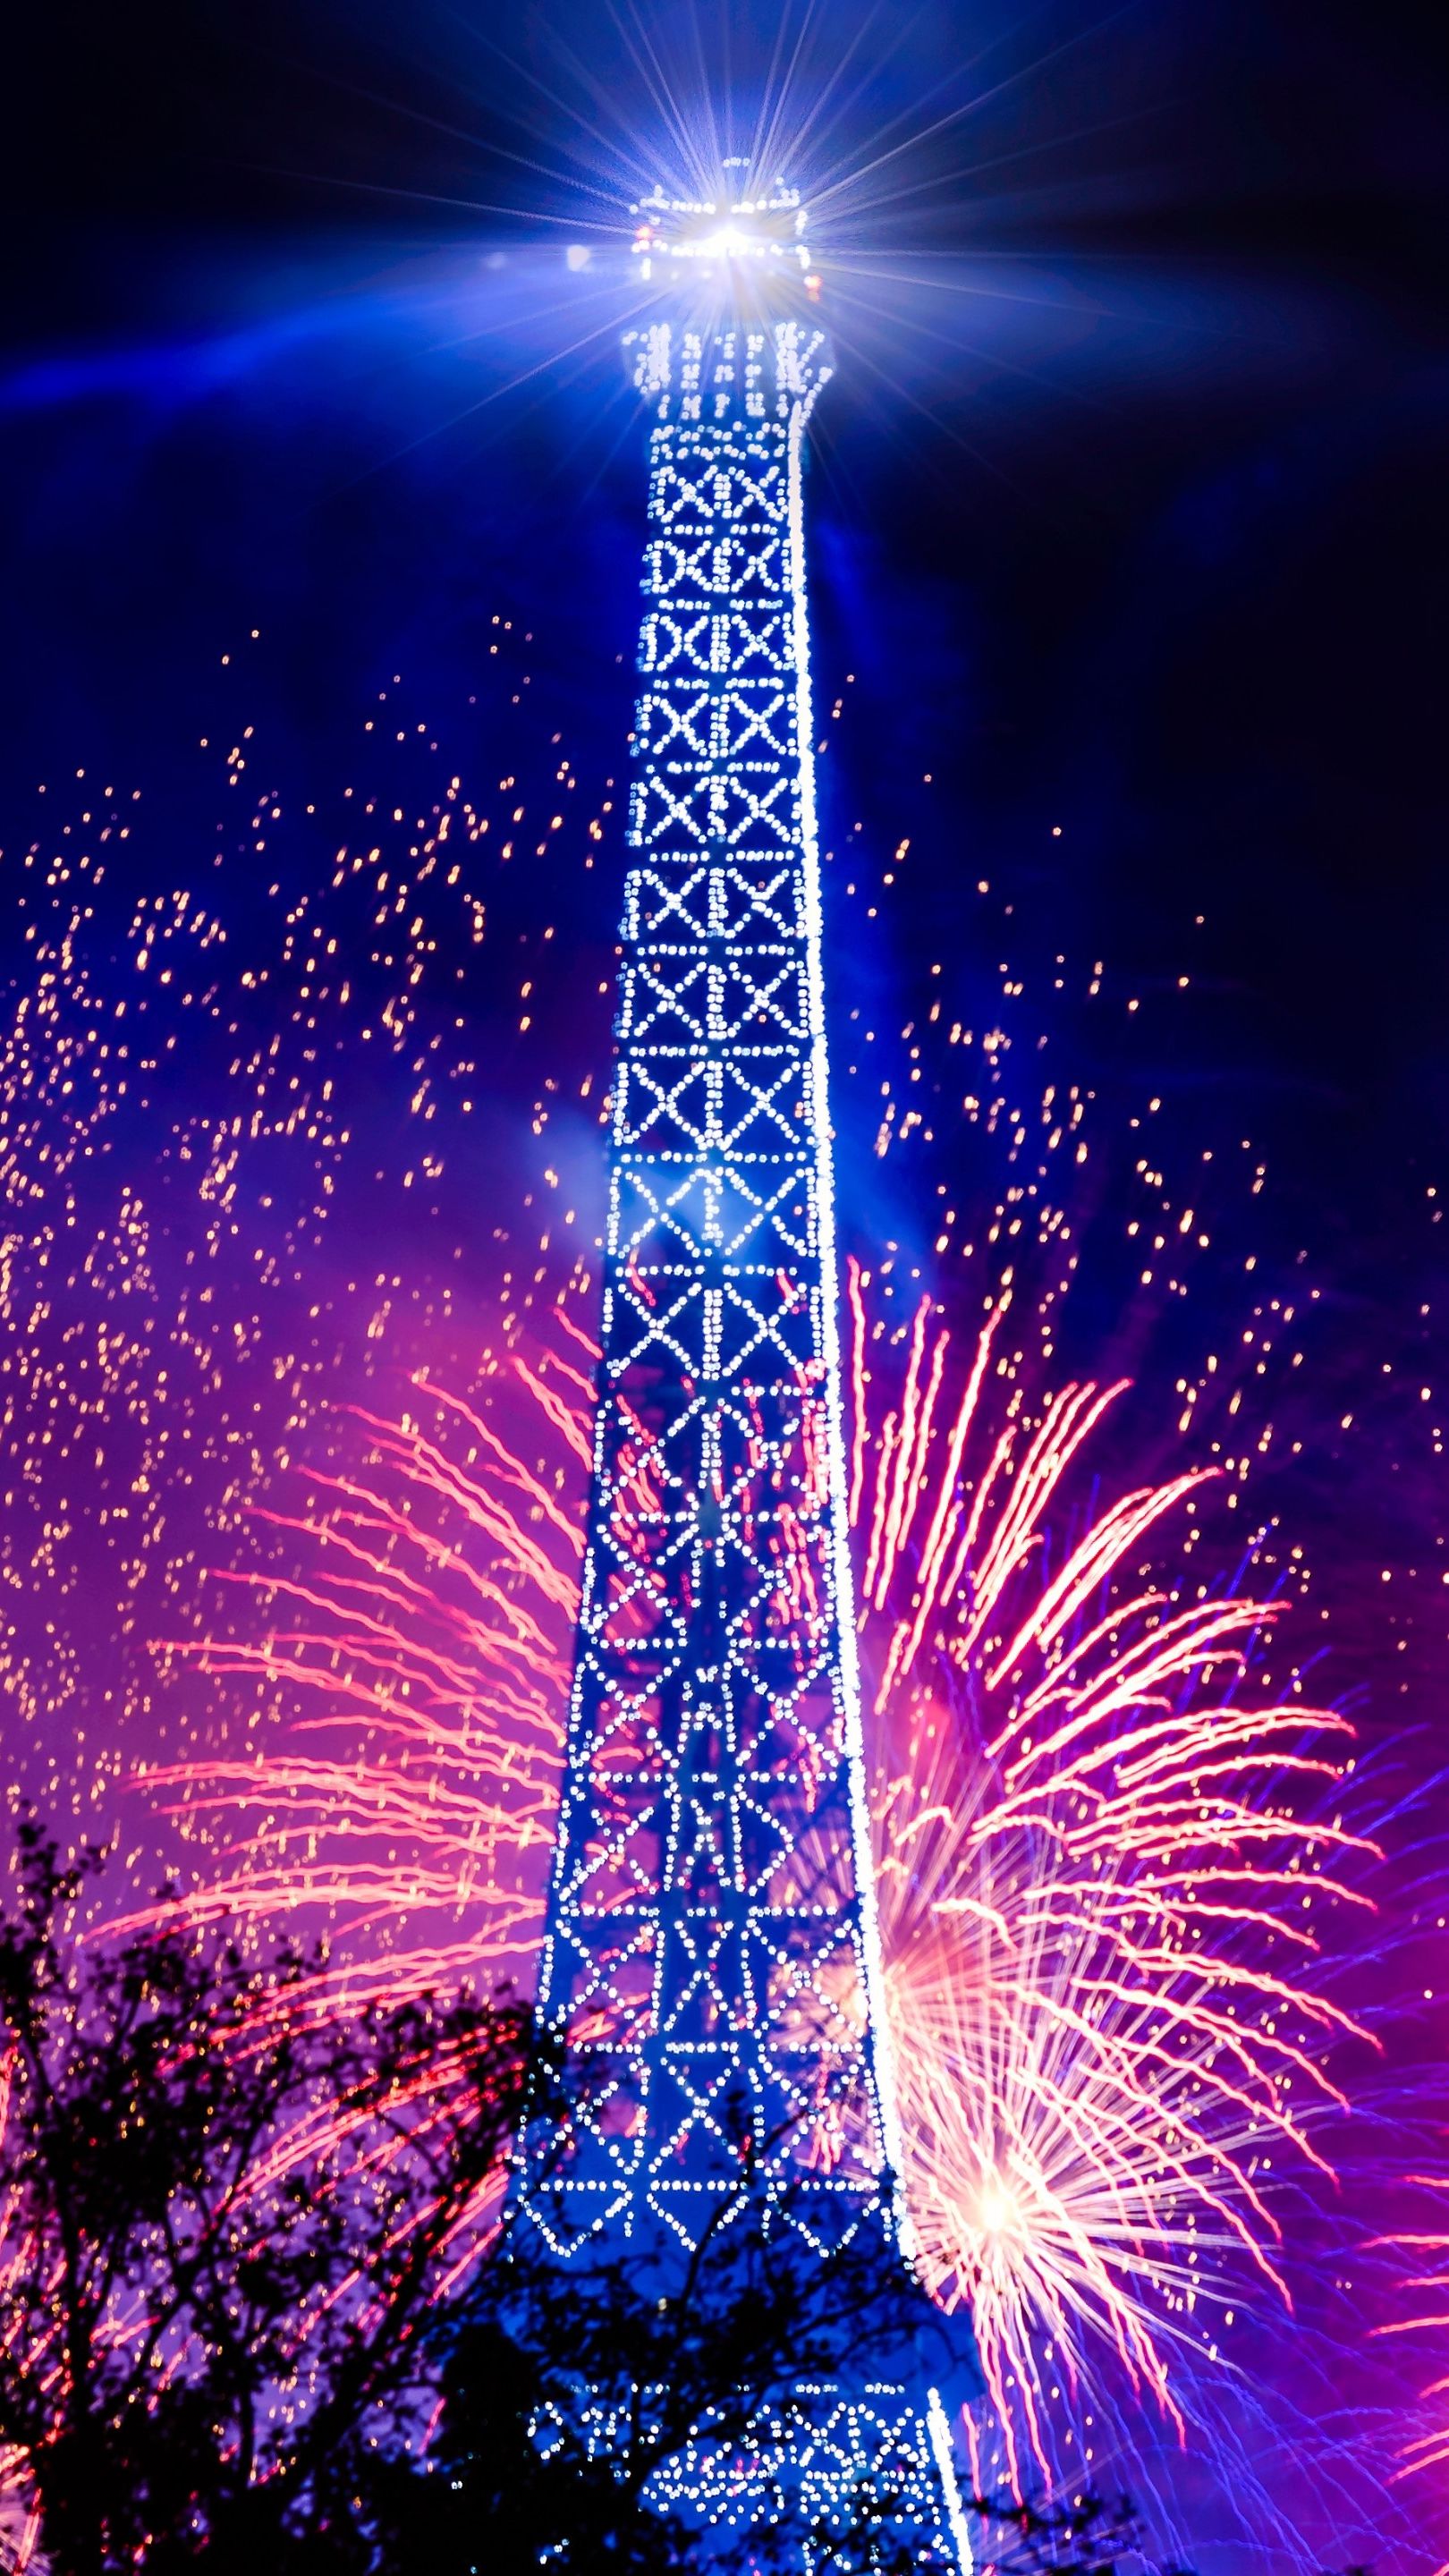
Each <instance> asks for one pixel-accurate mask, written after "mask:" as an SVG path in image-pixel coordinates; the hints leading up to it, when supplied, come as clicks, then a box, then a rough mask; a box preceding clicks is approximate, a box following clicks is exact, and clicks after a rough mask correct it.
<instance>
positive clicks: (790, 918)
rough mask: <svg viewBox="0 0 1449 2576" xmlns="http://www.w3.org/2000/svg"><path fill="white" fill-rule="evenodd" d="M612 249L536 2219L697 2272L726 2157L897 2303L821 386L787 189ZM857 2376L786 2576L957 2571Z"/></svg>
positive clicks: (889, 2403)
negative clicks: (622, 674) (597, 1108)
mask: <svg viewBox="0 0 1449 2576" xmlns="http://www.w3.org/2000/svg"><path fill="white" fill-rule="evenodd" d="M635 214H636V217H637V221H638V230H637V233H636V237H635V244H634V249H635V255H636V265H637V268H638V271H639V273H640V277H641V282H642V283H644V284H645V285H646V286H647V287H648V289H649V292H650V296H651V297H652V298H656V299H657V301H655V302H653V303H652V304H651V306H650V309H651V310H652V311H653V312H654V314H655V315H656V316H657V318H655V319H652V320H650V321H648V322H646V323H645V324H643V325H642V326H641V327H640V328H638V329H636V330H634V331H632V332H631V333H630V334H629V335H628V341H627V346H628V348H629V354H630V356H631V358H632V360H633V364H634V373H635V381H636V384H637V386H638V389H639V391H640V393H641V394H642V396H643V397H644V399H645V401H646V403H647V406H648V410H649V414H650V418H651V422H652V426H651V429H650V434H649V533H648V541H647V544H646V548H645V554H644V574H643V591H644V599H645V608H644V619H643V630H642V635H641V641H640V649H639V669H640V695H639V701H638V709H637V714H636V718H635V729H634V735H633V743H632V750H633V778H632V794H631V801H630V811H629V834H628V838H629V850H630V864H629V870H628V876H627V881H626V885H625V891H624V907H623V925H622V934H621V936H622V943H623V963H622V966H621V969H620V976H619V999H618V1017H617V1048H618V1054H617V1063H616V1067H615V1074H614V1082H613V1094H612V1124H611V1144H610V1160H609V1212H608V1235H607V1242H606V1249H605V1266H604V1288H603V1336H602V1337H603V1358H602V1363H601V1369H600V1377H599V1395H598V1412H597V1420H596V1425H595V1433H594V1462H593V1481H592V1488H591V1493H590V1501H589V1519H588V1530H587V1545H586V1549H585V1555H584V1564H583V1593H582V1604H581V1608H580V1614H579V1629H578V1641H577V1661H576V1671H575V1678H574V1689H573V1702H572V1710H571V1721H570V1735H569V1751H568V1761H567V1768H566V1775H565V1781H564V1789H563V1799H562V1808H561V1813H560V1817H559V1824H558V1844H557V1853H556V1859H555V1867H554V1875H553V1881H552V1888H551V1895H550V1908H549V1921H548V1934H547V1941H546V1946H545V1952H544V1962H543V1972H542V1984H541V1994H540V2001H541V2005H542V2009H543V2011H544V2013H545V2015H546V2016H548V2017H549V2018H550V2019H551V2020H553V2021H555V2022H556V2023H558V2024H559V2025H560V2026H563V2027H566V2028H567V2029H568V2030H569V2032H570V2033H571V2036H572V2043H573V2048H574V2052H575V2056H576V2058H577V2057H578V2056H580V2055H582V2056H584V2057H585V2058H587V2056H588V2054H589V2051H590V2048H591V2047H592V2048H593V2049H594V2050H595V2051H596V2053H597V2062H598V2065H599V2067H600V2068H601V2069H603V2070H606V2072H605V2073H604V2074H603V2076H602V2080H601V2083H600V2085H599V2088H598V2090H597V2091H596V2093H594V2094H593V2095H591V2097H590V2111H589V2116H588V2119H587V2121H586V2124H585V2126H586V2134H585V2136H584V2138H583V2140H582V2144H581V2147H580V2149H579V2152H578V2154H577V2156H576V2157H575V2159H574V2160H573V2162H572V2164H571V2167H570V2172H569V2179H568V2187H567V2193H566V2195H564V2196H563V2197H566V2200H567V2210H566V2213H565V2210H564V2207H563V2198H562V2197H561V2194H560V2189H559V2187H558V2186H557V2185H556V2184H555V2183H554V2182H553V2181H549V2182H545V2181H543V2180H541V2179H540V2178H539V2177H538V2176H537V2175H534V2176H533V2177H531V2178H530V2177H529V2175H528V2173H527V2170H525V2177H524V2180H523V2183H522V2186H521V2190H520V2201H521V2203H522V2206H523V2207H524V2208H525V2209H526V2210H527V2211H528V2214H529V2216H530V2217H531V2218H532V2220H533V2221H534V2222H535V2224H536V2225H537V2226H538V2227H539V2228H540V2229H541V2230H542V2231H543V2233H544V2235H545V2236H546V2237H547V2239H548V2241H549V2244H550V2246H551V2247H552V2248H553V2250H554V2252H555V2254H556V2255H557V2257H558V2259H559V2260H560V2261H562V2262H565V2263H567V2262H570V2261H574V2260H580V2259H587V2255H586V2253H582V2254H581V2249H590V2248H592V2249H594V2251H595V2252H597V2250H598V2249H599V2248H600V2247H601V2246H602V2247H606V2248H608V2247H614V2246H618V2245H622V2244H625V2243H628V2242H631V2241H632V2242H634V2243H636V2244H637V2245H638V2246H639V2247H640V2248H641V2249H643V2248H646V2247H647V2248H649V2249H651V2252H652V2251H653V2250H657V2249H658V2248H659V2247H660V2246H661V2245H663V2246H665V2247H666V2248H667V2247H668V2246H670V2245H674V2246H677V2247H679V2248H682V2249H688V2248H689V2247H691V2246H693V2245H696V2244H697V2243H698V2241H699V2238H700V2235H701V2233H702V2231H703V2229H704V2228H705V2227H706V2226H707V2225H709V2224H710V2223H711V2221H712V2220H713V2221H714V2222H715V2223H716V2224H717V2223H718V2219H719V2215H720V2212H721V2210H722V2208H724V2209H725V2210H726V2211H727V2210H728V2208H729V2207H730V2206H732V2205H733V2200H734V2199H735V2198H737V2197H738V2194H739V2189H740V2171H741V2130H742V2128H743V2129H744V2131H745V2133H746V2135H747V2138H748V2141H749V2153H750V2156H751V2158H752V2162H753V2169H754V2171H755V2173H756V2176H757V2178H758V2177H762V2178H763V2189H764V2191H765V2193H766V2194H767V2196H768V2199H769V2202H770V2205H771V2206H772V2208H773V2209H775V2210H777V2211H778V2224H779V2230H780V2233H781V2236H782V2239H788V2241H789V2242H790V2244H791V2248H792V2259H801V2260H804V2259H807V2258H808V2259H821V2260H824V2259H827V2258H828V2257H829V2256H830V2255H831V2253H832V2251H833V2249H836V2248H838V2247H840V2246H841V2245H842V2243H844V2242H846V2241H848V2240H851V2239H853V2238H854V2239H861V2238H862V2236H863V2235H865V2234H868V2233H869V2231H875V2235H876V2237H877V2238H878V2240H879V2245H880V2251H881V2261H882V2264H883V2265H884V2266H887V2267H890V2268H892V2269H893V2271H894V2274H895V2276H896V2277H897V2278H900V2277H905V2268H906V2267H905V2249H904V2245H903V2229H902V2220H901V2214H900V2209H899V2199H898V2187H897V2184H896V2180H895V2177H896V2176H897V2175H898V2173H899V2171H900V2158H899V2154H898V2151H897V2147H896V2142H895V2138H894V2131H893V2111H892V2107H891V2100H890V2089H889V2083H888V2080H887V2070H886V2068H885V2066H884V2065H883V2062H882V2032H883V2027H884V2025H883V2020H882V2010H881V1990H880V1965H879V1957H878V1943H877V1931H876V1914H875V1899H874V1888H873V1880H872V1868H871V1859H870V1847H869V1836H868V1827H867V1818H866V1809H865V1784H864V1775H863V1765H862V1747H861V1729H860V1705H859V1692H858V1686H857V1677H856V1663H855V1621H854V1612H853V1605H852V1591H851V1574H850V1563H849V1557H848V1552H847V1534H846V1528H845V1520H844V1508H843V1496H844V1475H843V1456H842V1443H841V1421H840V1405H841V1396H840V1371H839V1349H838V1339H837V1323H836V1296H837V1286H836V1259H835V1247H834V1211H833V1188H832V1178H831V1149H830V1122H829V1108H828V1102H827V1090H826V1050H825V1026H824V1016H823V1002H822V989H821V958H820V889H819V861H818V851H817V846H816V824H815V791H814V779H813V759H812V732H811V716H810V656H809V621H808V613H807V606H806V591H805V562H804V529H803V518H802V478H803V473H804V468H805V445H806V430H807V424H808V422H809V419H810V415H811V411H812V408H813V406H814V403H815V401H816V398H817V396H818V394H819V392H820V389H821V387H822V386H823V385H824V384H825V383H826V381H827V379H828V378H829V376H830V373H831V354H830V348H829V344H828V341H827V338H826V335H825V333H824V330H823V329H822V327H821V323H820V318H819V313H818V308H817V304H816V300H815V299H816V298H817V296H818V293H819V285H820V281H819V279H818V278H817V277H816V276H815V275H814V274H813V273H812V271H811V268H810V262H809V254H808V249H807V246H806V242H805V217H804V213H803V210H802V208H801V206H800V201H799V197H798V195H797V193H796V192H795V191H793V190H791V189H788V188H786V187H784V186H783V185H780V184H776V185H774V186H772V187H771V188H769V189H768V190H767V191H765V192H764V193H763V194H760V195H758V196H757V195H754V194H753V193H752V192H751V190H750V187H749V182H748V174H747V172H746V170H745V168H744V166H743V165H740V164H734V165H726V171H725V181H724V186H723V187H722V189H721V192H720V194H719V196H718V197H717V198H716V199H715V201H714V202H713V203H706V204H700V203H680V202H677V201H671V200H666V199H665V198H664V197H663V196H660V195H655V196H654V197H651V198H649V199H646V200H645V201H644V202H643V203H642V204H641V205H640V206H639V207H637V208H636V209H635ZM918 2295H919V2294H918ZM922 2303H923V2305H924V2301H923V2302H922ZM840 2362H841V2366H840V2370H839V2374H838V2377H835V2376H834V2375H832V2379H831V2382H830V2384H828V2385H820V2386H818V2387H814V2388H813V2389H812V2390H811V2392H810V2430H809V2435H808V2438H805V2439H804V2440H803V2452H804V2454H807V2455H808V2456H802V2457H800V2458H798V2459H796V2460H795V2461H794V2463H793V2465H791V2464H787V2468H790V2470H791V2473H790V2474H788V2475H787V2476H786V2477H785V2479H784V2486H785V2488H786V2490H787V2491H788V2492H790V2493H791V2494H793V2496H794V2497H795V2505H794V2508H793V2510H794V2511H795V2513H796V2514H797V2516H798V2518H799V2521H800V2526H801V2532H802V2540H801V2548H800V2563H801V2565H802V2566H807V2567H808V2565H809V2563H810V2559H811V2555H812V2552H811V2549H810V2547H809V2546H808V2543H807V2542H806V2540H805V2538H804V2537H803V2535H804V2534H805V2533H807V2532H808V2531H809V2530H810V2529H811V2528H813V2527H815V2526H817V2525H819V2524H820V2523H821V2522H822V2521H828V2520H829V2519H830V2517H831V2516H832V2514H835V2515H838V2514H839V2512H840V2511H841V2510H843V2504H842V2499H844V2498H845V2497H846V2496H847V2494H849V2493H852V2492H853V2493H856V2494H859V2492H860V2488H861V2482H862V2480H866V2481H869V2480H871V2479H875V2480H877V2481H879V2482H881V2483H882V2484H884V2483H886V2482H889V2483H890V2485H891V2489H892V2492H893V2493H894V2494H895V2495H897V2496H898V2497H899V2498H900V2499H901V2507H900V2514H899V2515H898V2517H897V2525H896V2527H897V2529H900V2528H901V2527H904V2528H905V2530H906V2532H907V2536H908V2547H909V2554H910V2556H911V2558H912V2560H913V2562H914V2563H916V2564H918V2565H920V2566H921V2567H923V2568H940V2569H947V2568H953V2567H955V2566H957V2565H958V2564H960V2563H962V2562H963V2561H965V2560H966V2559H967V2557H968V2552H967V2550H966V2544H965V2534H964V2528H963V2525H962V2519H961V2514H960V2508H959V2505H958V2503H957V2499H956V2490H955V2484H954V2479H953V2475H952V2470H951V2463H950V2444H949V2436H948V2432H947V2420H946V2414H945V2409H944V2406H943V2404H942V2400H941V2397H940V2395H939V2394H938V2393H937V2390H936V2388H935V2387H933V2386H932V2385H931V2380H932V2378H933V2377H934V2376H936V2375H937V2374H935V2373H934V2372H932V2371H930V2370H928V2369H926V2368H922V2369H919V2370H917V2371H915V2372H914V2373H912V2372H911V2371H909V2370H907V2369H905V2368H903V2367H897V2368H896V2369H895V2370H894V2371H890V2372H887V2373H885V2374H884V2375H883V2376H881V2377H880V2378H878V2379H877V2380H876V2381H874V2382H873V2381H872V2380H871V2378H870V2376H869V2374H868V2371H867V2370H866V2369H865V2368H864V2367H862V2366H860V2365H857V2366H856V2368H855V2369H854V2370H852V2368H851V2366H850V2363H849V2357H848V2356H847V2355H845V2354H842V2355H841V2357H840ZM792 2439H793V2440H794V2441H795V2444H796V2448H797V2449H800V2448H801V2437H799V2436H798V2435H797V2436H792ZM697 2459H698V2465H697V2469H696V2470H695V2471H694V2472H692V2473H691V2474H692V2475H693V2476H694V2478H695V2490H694V2492H692V2493H690V2494H687V2495H685V2496H684V2497H683V2499H682V2501H683V2502H684V2504H685V2505H687V2506H688V2507H689V2508H690V2509H691V2510H692V2511H693V2513H694V2514H695V2516H696V2518H697V2520H698V2521H699V2522H700V2523H701V2525H704V2524H708V2525H710V2526H711V2527H712V2528H713V2529H714V2530H715V2532H716V2533H719V2531H720V2530H721V2527H722V2526H733V2527H735V2528H738V2529H740V2530H741V2531H743V2529H744V2527H745V2526H746V2525H747V2524H748V2522H749V2516H750V2511H751V2505H750V2499H749V2497H748V2494H746V2495H744V2496H743V2497H742V2496H741V2495H740V2493H739V2492H738V2478H737V2476H736V2478H735V2480H734V2483H733V2484H728V2482H725V2483H721V2485H720V2488H719V2491H718V2492H717V2493H714V2494H712V2493H711V2492H710V2470H709V2454H708V2445H707V2443H705V2444H702V2445H701V2447H700V2450H699V2453H698V2455H697ZM737 2465H738V2464H737V2463H736V2470H737ZM779 2465H780V2464H779V2463H778V2462H776V2463H775V2466H776V2469H777V2470H778V2468H779ZM778 2489H779V2481H778V2479H777V2492H778ZM669 2500H670V2501H673V2502H675V2503H676V2504H677V2503H679V2502H680V2501H681V2498H680V2496H679V2495H678V2493H677V2492H676V2494H675V2495H674V2496H673V2497H672V2498H671V2499H669ZM902 2517H903V2526H902Z"/></svg>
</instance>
